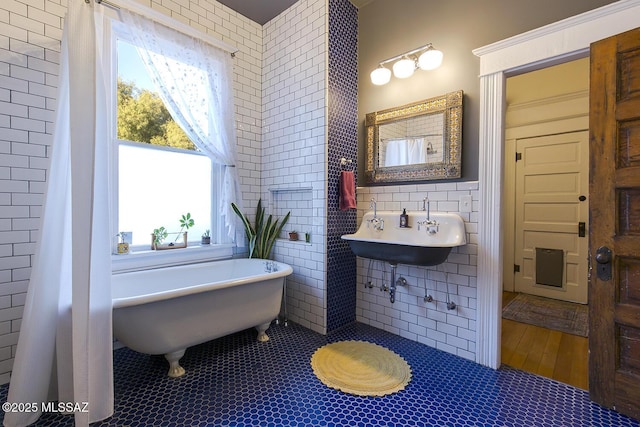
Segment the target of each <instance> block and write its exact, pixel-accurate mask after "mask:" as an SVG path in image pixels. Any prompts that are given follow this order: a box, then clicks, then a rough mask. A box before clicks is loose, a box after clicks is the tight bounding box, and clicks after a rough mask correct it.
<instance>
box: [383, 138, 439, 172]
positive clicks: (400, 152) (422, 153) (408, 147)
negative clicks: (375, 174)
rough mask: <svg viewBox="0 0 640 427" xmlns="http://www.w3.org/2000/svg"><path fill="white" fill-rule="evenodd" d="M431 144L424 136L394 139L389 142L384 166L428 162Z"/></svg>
mask: <svg viewBox="0 0 640 427" xmlns="http://www.w3.org/2000/svg"><path fill="white" fill-rule="evenodd" d="M428 148H429V144H428V142H427V141H425V139H424V138H408V139H392V140H389V141H388V142H387V148H386V150H385V157H384V166H387V167H388V166H403V165H414V164H419V163H426V162H427V160H428V157H427V156H428Z"/></svg>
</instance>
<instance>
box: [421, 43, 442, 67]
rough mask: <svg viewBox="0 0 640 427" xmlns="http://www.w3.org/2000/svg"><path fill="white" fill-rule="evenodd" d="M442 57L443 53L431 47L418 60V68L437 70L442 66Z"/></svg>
mask: <svg viewBox="0 0 640 427" xmlns="http://www.w3.org/2000/svg"><path fill="white" fill-rule="evenodd" d="M442 57H443V54H442V52H440V51H439V50H436V49H434V48H433V47H430V48H429V49H428V50H427V51H426V52H424V53H423V54H422V55H420V57H419V58H418V67H420V69H421V70H435V69H436V68H438V67H439V66H440V65H441V64H442Z"/></svg>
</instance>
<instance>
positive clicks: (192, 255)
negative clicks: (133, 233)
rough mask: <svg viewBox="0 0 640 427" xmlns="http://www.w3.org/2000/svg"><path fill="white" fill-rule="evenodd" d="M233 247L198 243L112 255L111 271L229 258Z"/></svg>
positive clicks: (230, 245)
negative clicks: (168, 248) (169, 248)
mask: <svg viewBox="0 0 640 427" xmlns="http://www.w3.org/2000/svg"><path fill="white" fill-rule="evenodd" d="M233 247H234V245H233V244H218V245H209V246H200V245H197V244H196V245H194V246H187V247H186V248H182V249H172V250H166V251H152V250H146V251H135V252H131V253H129V254H126V255H112V256H111V271H112V272H113V273H124V272H126V271H135V270H148V269H152V268H159V267H169V266H173V265H181V264H193V263H197V262H204V261H215V260H218V259H227V258H231V257H232V256H233Z"/></svg>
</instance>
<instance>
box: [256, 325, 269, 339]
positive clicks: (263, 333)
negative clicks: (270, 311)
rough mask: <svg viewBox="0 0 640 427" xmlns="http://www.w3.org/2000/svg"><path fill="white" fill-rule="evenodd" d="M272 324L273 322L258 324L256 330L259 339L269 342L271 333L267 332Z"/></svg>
mask: <svg viewBox="0 0 640 427" xmlns="http://www.w3.org/2000/svg"><path fill="white" fill-rule="evenodd" d="M269 326H271V322H268V323H263V324H262V325H259V326H256V330H257V331H258V341H260V342H267V341H269V335H267V334H266V332H267V329H269Z"/></svg>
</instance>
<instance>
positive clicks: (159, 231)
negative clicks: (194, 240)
mask: <svg viewBox="0 0 640 427" xmlns="http://www.w3.org/2000/svg"><path fill="white" fill-rule="evenodd" d="M179 222H180V231H178V232H177V233H169V232H167V230H166V229H165V228H164V227H159V228H156V229H154V230H153V234H151V249H154V250H157V251H159V250H163V249H178V248H186V247H187V231H186V230H188V229H189V228H191V227H193V224H194V221H193V218H191V214H190V213H186V214H184V215H182V217H181V218H180V220H179ZM169 234H176V235H177V236H176V238H175V240H174V241H173V242H171V243H169V244H162V242H163V241H164V240H165V239H166V238H167V237H168V235H169ZM180 236H182V243H176V242H177V241H178V239H179V238H180Z"/></svg>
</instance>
